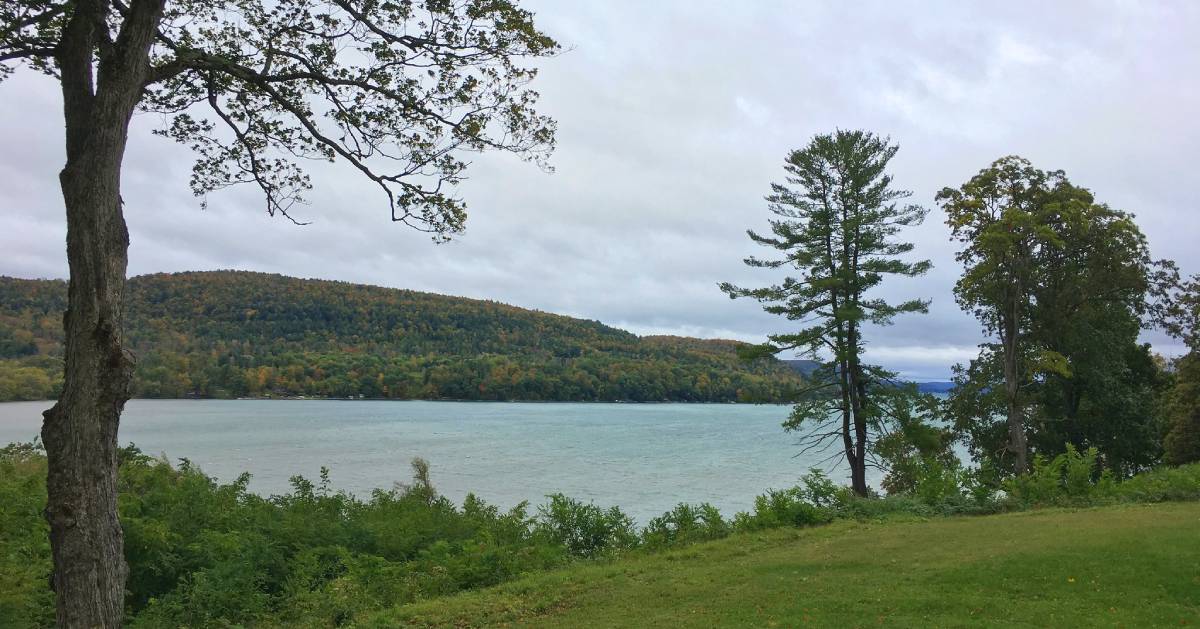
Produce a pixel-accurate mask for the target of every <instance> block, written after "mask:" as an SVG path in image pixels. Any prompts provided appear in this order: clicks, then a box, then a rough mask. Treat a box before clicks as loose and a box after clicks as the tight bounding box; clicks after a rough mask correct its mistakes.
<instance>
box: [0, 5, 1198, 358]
mask: <svg viewBox="0 0 1200 629" xmlns="http://www.w3.org/2000/svg"><path fill="white" fill-rule="evenodd" d="M524 5H525V6H528V7H530V8H532V9H533V10H534V11H535V12H536V13H537V23H538V24H539V26H540V27H541V28H542V29H543V30H545V31H547V32H548V33H549V34H551V35H552V36H554V37H556V38H557V39H558V40H559V41H560V42H562V43H563V44H564V45H565V46H566V47H567V48H568V51H567V52H566V53H565V54H563V55H561V56H559V57H556V58H553V59H549V60H545V61H544V62H542V63H541V64H540V67H541V75H540V76H539V78H538V80H537V82H536V88H537V89H538V91H540V92H541V94H542V101H541V106H540V110H541V111H543V112H544V113H547V114H549V115H552V116H553V117H555V118H556V119H557V120H558V123H559V127H558V128H559V133H558V147H559V148H558V151H557V152H556V153H555V155H554V157H553V159H552V164H553V165H554V167H555V169H556V170H555V172H554V173H552V174H547V173H544V172H542V171H540V170H539V169H537V168H536V167H534V166H532V165H530V164H527V163H524V162H521V161H520V160H518V159H515V158H513V157H511V156H504V155H487V156H479V157H475V158H474V159H473V162H474V163H473V165H472V167H471V170H470V180H469V181H467V182H466V183H465V184H464V185H463V186H462V187H461V190H460V195H461V196H462V197H463V198H465V199H466V201H467V203H468V205H469V207H470V218H469V220H468V224H467V231H466V233H465V234H464V235H462V236H460V237H458V238H457V239H456V240H455V241H454V242H451V243H449V244H445V245H435V244H432V243H431V242H430V240H429V239H428V237H427V236H425V235H423V234H419V233H415V232H412V231H410V230H407V229H406V228H404V227H403V226H402V225H399V224H392V223H391V222H390V221H389V220H388V211H387V209H386V207H385V205H384V204H383V203H382V201H383V200H382V199H381V198H380V196H379V194H378V190H377V189H373V188H372V187H371V186H369V185H367V184H366V183H364V181H363V180H362V179H360V178H359V177H357V176H356V175H355V174H354V173H352V172H350V171H349V170H348V169H346V167H344V166H343V165H337V166H331V167H328V168H322V169H320V170H316V171H312V174H313V180H314V183H315V185H316V188H315V190H314V191H313V192H312V193H311V194H310V197H311V199H312V201H313V203H312V205H311V206H310V207H304V208H301V209H299V210H298V211H297V212H296V214H297V215H298V216H299V217H300V218H303V219H306V220H311V221H312V222H313V224H312V225H309V226H307V227H296V226H293V225H292V224H290V223H288V222H287V221H286V220H282V219H272V218H269V217H267V216H266V215H265V213H264V212H263V206H262V202H261V200H260V199H259V198H258V197H257V196H256V195H255V194H254V191H253V190H251V189H249V188H246V189H242V190H235V191H227V192H222V193H218V194H216V195H213V196H211V197H210V198H209V208H208V209H207V210H201V209H200V204H199V202H198V201H197V200H196V199H195V198H193V197H192V196H191V195H190V193H189V192H188V188H187V178H188V173H189V169H190V166H191V159H190V156H189V154H188V153H187V151H186V150H184V149H182V148H180V147H177V146H175V145H173V144H172V143H170V142H169V141H168V140H165V139H162V138H158V137H154V136H151V134H150V130H151V129H153V128H155V127H156V126H158V125H159V124H160V120H159V119H158V118H157V117H155V116H150V115H143V116H139V117H138V118H137V119H136V120H135V123H134V126H133V130H132V132H131V138H130V146H129V150H128V152H127V155H126V160H125V168H124V189H123V196H124V199H125V202H126V205H125V211H126V217H127V220H128V223H129V228H130V234H131V239H132V246H131V249H130V267H129V272H130V274H131V275H136V274H142V273H150V272H156V271H183V270H202V269H226V268H236V269H250V270H257V271H267V272H276V273H284V274H288V275H296V276H301V277H319V278H326V279H337V280H346V281H352V282H362V283H370V284H378V285H384V286H395V287H402V288H411V289H417V290H426V291H433V292H438V293H445V294H451V295H464V296H469V297H477V298H486V299H494V300H499V301H503V302H507V303H511V304H514V305H519V306H524V307H530V308H537V309H540V310H545V311H549V312H556V313H562V314H568V315H573V316H579V317H585V318H589V319H599V320H601V321H603V322H605V323H609V324H612V325H616V326H619V327H623V328H626V329H628V330H631V331H634V332H637V333H641V334H646V333H672V334H686V335H695V336H703V337H726V338H738V339H744V340H749V341H758V340H762V338H763V336H764V335H765V334H766V333H768V332H771V331H778V330H781V329H784V326H786V322H785V321H782V320H779V319H776V318H774V317H771V316H769V315H766V314H763V313H761V312H760V310H759V306H758V305H757V304H755V303H753V302H750V301H746V300H737V301H731V300H729V299H728V298H727V297H725V296H724V295H723V294H722V293H720V291H718V290H717V287H716V285H717V283H718V282H720V281H733V282H736V283H742V284H745V285H757V284H762V283H767V282H770V281H772V280H778V279H779V278H778V277H777V276H774V275H772V273H771V272H769V271H764V270H761V269H748V268H745V267H744V266H743V265H742V263H741V260H742V258H743V257H745V256H746V255H747V254H750V253H754V249H755V247H754V246H753V245H751V244H750V243H749V241H748V239H747V238H746V235H745V230H746V229H747V228H758V229H761V228H763V227H764V225H765V221H766V219H767V217H768V212H767V208H766V204H765V202H764V201H763V200H762V197H763V195H764V194H765V193H766V192H767V191H768V187H769V184H770V182H771V181H773V180H781V179H782V169H781V165H782V160H783V158H784V156H785V155H786V153H787V152H788V151H789V150H790V149H793V148H798V147H801V146H802V145H804V144H805V143H806V142H807V141H808V139H809V138H811V136H812V135H813V134H815V133H821V132H828V131H831V130H833V129H834V128H837V127H842V128H865V129H870V130H873V131H875V132H877V133H880V134H882V135H889V136H891V138H892V139H893V140H894V141H895V142H897V143H899V145H900V152H899V154H898V155H897V156H896V158H895V159H894V160H893V162H892V165H893V168H892V172H893V174H894V175H895V178H896V183H897V184H898V185H899V186H901V187H904V188H908V189H911V190H912V191H913V192H914V197H913V199H912V200H913V201H915V202H917V203H920V204H922V205H926V206H929V207H931V208H933V211H932V212H931V214H930V216H929V219H928V220H927V221H926V223H925V224H924V225H923V226H921V227H919V228H914V229H912V230H911V232H910V233H909V234H907V236H908V237H909V238H910V239H911V240H913V241H914V242H915V243H916V244H917V252H918V253H919V254H920V255H921V256H922V257H928V258H931V259H932V260H933V262H934V265H935V268H934V270H933V271H932V272H931V273H930V274H929V275H928V276H926V277H924V278H921V279H920V280H915V281H904V282H895V281H893V282H892V283H891V285H890V286H889V287H887V288H885V289H883V290H882V292H881V294H883V295H886V296H893V297H908V296H919V297H926V298H930V299H932V300H933V306H932V308H931V311H930V313H929V314H928V315H925V316H920V315H910V316H908V317H906V318H904V319H902V320H900V321H898V322H897V324H896V325H894V326H891V327H887V328H878V329H875V330H873V331H872V332H871V333H870V335H869V342H870V350H869V352H870V357H871V358H872V359H873V360H874V361H875V362H878V363H881V364H884V365H887V366H890V367H892V368H894V369H898V370H900V371H901V372H902V373H904V374H906V375H908V376H910V377H915V378H921V379H940V378H945V377H947V376H948V374H949V367H950V365H951V364H953V363H955V362H959V361H965V360H967V359H969V358H970V357H971V356H973V355H974V354H975V352H976V349H975V346H976V344H977V343H979V342H980V341H981V336H980V332H979V325H978V324H977V323H976V322H975V321H974V320H973V319H971V318H970V317H968V316H967V315H965V314H963V313H961V312H960V311H959V310H958V308H957V306H956V305H955V304H954V300H953V296H952V294H951V288H952V286H953V284H954V280H955V279H956V277H957V276H958V274H959V271H960V269H959V267H958V266H957V264H956V263H955V261H954V256H953V254H954V247H953V245H952V243H950V242H949V241H948V232H947V230H946V228H945V226H944V224H943V217H942V214H941V213H940V211H938V210H937V209H936V207H934V203H933V196H934V194H935V193H936V191H937V190H938V189H940V188H941V187H943V186H947V185H953V186H957V185H959V184H961V183H962V182H964V181H965V180H967V179H968V178H969V177H970V176H971V175H972V174H974V173H975V172H977V171H978V170H979V169H981V168H983V167H984V166H986V165H987V164H988V163H990V162H991V161H992V160H994V159H996V158H998V157H1001V156H1003V155H1008V154H1018V155H1022V156H1024V157H1026V158H1029V159H1030V160H1032V161H1033V163H1034V164H1035V165H1036V166H1038V167H1040V168H1043V169H1059V168H1061V169H1064V170H1066V171H1067V174H1068V176H1069V177H1070V178H1071V179H1072V181H1073V182H1075V183H1076V184H1080V185H1084V186H1086V187H1088V188H1091V189H1092V190H1093V191H1094V192H1095V193H1096V195H1097V197H1098V198H1099V199H1100V200H1101V201H1104V202H1107V203H1109V204H1110V205H1113V206H1114V207H1118V208H1121V209H1125V210H1128V211H1132V212H1134V213H1135V214H1136V215H1137V217H1138V220H1139V223H1140V225H1141V227H1142V229H1143V230H1144V231H1145V233H1146V234H1147V236H1148V237H1149V239H1150V243H1151V247H1152V249H1153V253H1154V255H1155V256H1156V257H1167V258H1172V259H1175V260H1177V261H1178V262H1179V264H1180V266H1181V267H1182V268H1183V270H1184V271H1186V272H1188V273H1196V272H1200V253H1197V248H1198V244H1200V201H1197V199H1196V196H1195V193H1194V188H1195V183H1196V181H1197V177H1196V175H1195V168H1196V166H1195V164H1196V158H1197V156H1200V123H1198V122H1197V115H1198V114H1200V43H1198V42H1197V39H1196V38H1197V36H1200V2H1193V1H1191V0H1180V1H1179V2H1156V3H1138V2H1091V3H1083V2H1045V1H1039V2H1006V3H965V2H944V3H932V2H912V3H907V2H876V3H869V2H855V3H844V2H832V1H830V2H790V3H767V2H742V3H724V4H717V3H711V4H709V3H697V2H655V3H646V2H615V1H612V0H604V1H595V2H555V1H551V0H543V1H536V2H525V3H524ZM0 112H3V116H0V142H2V143H3V147H4V150H3V151H0V211H2V212H3V216H4V218H5V220H4V223H3V225H4V226H3V228H2V229H0V252H2V254H0V274H3V275H11V276H17V277H65V276H66V261H65V252H64V247H65V244H64V236H65V229H66V228H65V222H64V218H63V210H62V206H61V202H60V197H59V193H58V188H57V172H58V170H59V169H60V168H61V164H62V162H63V152H62V127H61V124H62V123H61V120H62V118H61V113H60V112H61V104H60V100H59V95H58V92H57V89H56V86H55V85H54V84H53V83H52V82H50V81H49V80H47V79H45V78H42V77H39V76H35V75H32V74H31V73H29V72H21V73H18V74H17V75H16V76H14V77H13V78H11V79H9V80H8V81H7V82H5V83H4V84H0ZM1147 339H1148V340H1150V341H1152V342H1154V343H1155V345H1156V347H1157V348H1159V349H1160V350H1162V351H1167V352H1170V351H1172V348H1171V347H1169V343H1168V342H1166V341H1165V340H1164V339H1162V338H1161V336H1159V335H1155V334H1150V335H1148V336H1147Z"/></svg>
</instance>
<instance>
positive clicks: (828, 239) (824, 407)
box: [721, 130, 931, 495]
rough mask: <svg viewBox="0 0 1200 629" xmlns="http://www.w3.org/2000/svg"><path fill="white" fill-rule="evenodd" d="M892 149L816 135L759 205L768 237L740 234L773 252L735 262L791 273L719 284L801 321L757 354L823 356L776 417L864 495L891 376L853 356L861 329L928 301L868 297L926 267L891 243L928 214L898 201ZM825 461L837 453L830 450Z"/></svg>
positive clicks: (848, 136)
mask: <svg viewBox="0 0 1200 629" xmlns="http://www.w3.org/2000/svg"><path fill="white" fill-rule="evenodd" d="M897 150H898V147H897V146H896V145H894V144H891V143H890V142H889V140H888V139H887V138H881V137H878V136H876V135H875V134H873V133H870V132H867V131H843V130H838V131H836V132H835V133H832V134H826V135H818V136H816V137H814V138H813V139H812V141H811V142H809V144H808V145H807V146H806V147H805V148H803V149H799V150H795V151H792V152H791V153H790V154H789V155H788V156H787V159H786V162H785V165H784V170H785V171H786V172H787V177H786V184H778V183H776V184H772V186H771V190H772V193H771V195H769V196H768V197H767V201H768V203H769V205H768V207H769V209H770V211H771V213H772V214H774V215H775V216H776V217H777V218H774V219H772V220H771V221H770V225H771V235H760V234H758V233H756V232H754V231H749V232H748V233H749V235H750V238H751V239H752V240H753V241H754V242H756V243H758V244H760V245H763V246H765V247H769V248H771V249H775V250H776V251H778V252H779V253H780V254H781V256H782V257H780V258H776V259H770V260H767V259H760V258H756V257H751V258H748V259H746V261H745V262H746V264H748V265H750V266H753V267H762V268H769V269H791V270H795V271H797V272H799V276H798V277H787V278H785V279H784V280H783V282H782V283H780V284H775V285H771V286H767V287H764V288H742V287H738V286H734V285H733V284H730V283H723V284H721V289H722V290H723V291H725V292H726V293H727V294H729V296H730V297H731V298H737V297H750V298H753V299H756V300H758V301H759V302H761V303H763V304H765V305H764V310H766V311H767V312H770V313H772V314H777V315H782V316H784V317H787V319H788V320H790V321H796V322H799V323H800V324H801V325H802V326H803V327H801V329H799V330H795V331H789V332H784V333H779V334H772V335H769V336H768V342H767V343H765V344H763V345H761V346H759V347H758V348H757V350H756V351H757V353H760V354H777V353H779V352H783V351H789V350H794V351H797V352H798V353H800V354H801V355H805V356H811V357H813V358H818V359H820V360H822V362H823V367H822V368H821V369H818V370H817V371H816V372H814V374H813V376H812V386H811V387H809V388H808V389H807V390H806V392H805V393H804V394H803V395H802V396H801V399H800V400H799V401H798V403H797V404H796V406H795V408H794V409H793V411H792V415H791V417H790V418H789V419H788V421H787V422H786V423H785V427H786V428H787V429H788V430H793V431H799V432H801V433H803V436H802V444H803V446H804V447H805V448H806V449H810V450H814V451H825V450H827V449H829V448H833V447H838V446H840V449H839V451H838V454H840V455H841V456H842V457H844V459H845V461H846V463H847V464H848V466H849V467H850V473H851V483H852V486H853V488H854V491H855V492H856V493H858V494H859V495H866V494H867V491H868V489H867V481H866V467H867V464H868V460H869V458H870V457H871V456H872V455H873V453H872V452H871V439H872V434H873V433H874V432H875V431H874V430H873V429H875V428H878V426H879V424H880V423H881V422H882V421H884V420H885V418H886V416H887V415H888V414H889V413H890V412H891V408H890V405H889V404H883V403H881V401H882V399H883V397H882V396H878V395H876V392H877V387H880V386H890V383H888V382H886V381H888V380H890V379H891V374H889V373H887V372H885V371H884V370H882V369H880V368H878V367H876V366H872V365H868V364H865V363H864V362H863V350H864V347H865V341H864V339H863V326H864V325H865V324H868V323H874V324H878V325H886V324H888V323H890V322H891V321H892V319H893V317H895V316H896V315H897V314H902V313H906V312H926V311H927V309H928V304H929V302H928V301H925V300H920V299H913V300H909V301H905V302H903V303H899V304H891V303H888V302H887V301H885V300H883V299H881V298H878V297H873V296H870V295H868V293H869V292H870V291H871V289H873V288H875V287H877V286H879V285H880V284H881V283H882V282H883V280H884V278H885V277H887V276H892V275H900V276H907V277H913V276H917V275H921V274H923V273H925V272H926V271H928V270H929V268H930V266H931V265H930V263H929V261H927V260H925V261H919V262H908V261H905V260H903V259H902V256H905V255H906V254H908V253H910V252H911V251H912V249H913V245H912V244H911V243H907V242H901V241H899V240H897V238H896V236H897V234H899V232H900V231H901V229H903V228H904V227H908V226H911V225H917V224H919V223H920V222H921V221H923V220H924V219H925V216H926V214H927V213H928V210H926V209H925V208H922V207H920V206H917V205H908V204H901V202H902V201H904V200H905V199H907V198H908V197H910V196H911V193H910V192H909V191H907V190H900V189H897V188H895V187H893V185H892V177H891V175H889V174H888V173H887V166H888V163H889V162H890V161H891V159H892V157H894V156H895V154H896V151H897ZM835 456H836V455H835Z"/></svg>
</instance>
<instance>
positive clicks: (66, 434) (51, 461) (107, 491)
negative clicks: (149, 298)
mask: <svg viewBox="0 0 1200 629" xmlns="http://www.w3.org/2000/svg"><path fill="white" fill-rule="evenodd" d="M163 4H164V0H134V1H133V2H131V3H130V5H129V7H128V9H127V10H126V11H125V13H124V15H125V17H124V20H123V22H122V24H121V28H120V31H119V32H118V34H117V37H116V39H115V40H111V41H110V40H109V37H110V35H109V33H108V19H109V11H110V7H109V5H108V3H107V2H104V1H99V0H91V1H88V0H80V1H79V2H77V3H75V6H74V8H73V12H72V13H71V15H70V18H69V19H68V21H67V24H66V25H65V26H64V28H63V35H62V40H61V41H60V42H59V45H58V47H57V48H56V51H55V61H56V63H57V65H58V69H59V72H60V75H61V84H62V92H63V114H64V118H65V128H66V153H67V163H66V166H65V167H64V168H63V170H62V172H61V173H60V174H59V184H60V186H61V188H62V193H63V204H64V206H65V208H66V216H67V263H68V265H69V267H70V283H69V285H68V289H67V312H66V313H65V314H64V315H63V329H64V331H65V353H64V359H65V365H64V366H65V372H64V379H63V391H62V395H61V396H60V398H59V400H58V402H57V403H56V404H55V405H54V407H53V408H51V409H50V410H48V411H46V412H45V414H44V421H43V424H42V442H43V443H44V444H45V447H46V458H47V464H48V472H47V479H46V489H47V494H48V496H47V497H48V500H47V505H46V520H47V521H48V522H49V524H50V546H51V549H52V551H53V557H54V575H53V585H54V590H55V594H56V596H55V600H56V616H57V622H58V625H59V626H60V627H103V628H108V627H120V626H121V623H122V620H123V617H124V598H125V578H126V576H127V573H128V569H127V567H126V565H125V555H124V544H123V537H122V534H121V523H120V520H119V519H118V513H117V427H118V423H119V421H120V417H121V410H122V409H123V408H124V406H125V402H126V400H128V399H129V386H130V381H131V379H132V375H133V359H132V357H131V356H129V355H128V354H127V353H126V351H125V348H124V346H123V334H122V323H123V309H124V294H125V268H126V264H127V261H128V249H129V233H128V231H127V230H126V227H125V219H124V216H123V214H122V209H121V203H122V202H121V193H120V186H121V161H122V159H123V158H124V154H125V144H126V138H127V135H128V130H129V121H130V118H131V117H132V115H133V110H134V108H135V107H136V106H137V103H138V101H139V100H140V99H141V95H142V89H143V86H144V81H145V77H146V72H147V68H148V66H149V48H150V43H151V41H152V40H153V37H154V34H155V32H156V29H157V25H158V22H159V19H160V18H161V15H162V10H163ZM97 59H98V60H99V66H98V68H97V67H96V63H95V62H96V60H97Z"/></svg>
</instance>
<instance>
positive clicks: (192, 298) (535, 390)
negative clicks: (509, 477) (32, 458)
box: [0, 271, 802, 402]
mask: <svg viewBox="0 0 1200 629" xmlns="http://www.w3.org/2000/svg"><path fill="white" fill-rule="evenodd" d="M128 299H129V303H128V304H127V313H128V314H127V317H128V318H127V321H126V329H127V332H128V336H129V345H130V347H131V348H132V349H133V351H134V352H135V354H136V356H137V362H136V366H135V369H134V378H133V392H134V395H136V396H139V397H147V398H187V397H200V398H237V397H292V396H311V397H337V398H351V397H366V398H379V399H462V400H557V401H613V400H628V401H688V402H733V401H743V402H747V401H756V402H787V401H790V400H791V399H792V398H793V397H794V394H795V392H796V391H797V390H798V389H799V387H800V386H801V382H802V380H801V378H800V377H799V375H798V374H797V373H796V372H795V370H793V369H791V368H789V367H788V366H787V365H785V364H783V363H781V362H779V361H777V360H774V359H765V360H760V361H756V362H754V363H745V362H743V361H741V360H739V359H738V355H737V347H738V346H739V344H738V343H736V342H732V341H709V340H701V339H686V338H681V337H668V336H649V337H638V336H636V335H634V334H631V333H629V332H625V331H623V330H619V329H616V328H611V327H608V326H605V325H603V324H600V323H599V322H595V321H586V320H581V319H573V318H570V317H563V316H558V315H551V314H547V313H541V312H535V311H530V310H525V309H521V308H516V307H512V306H507V305H504V304H500V303H496V302H489V301H480V300H472V299H463V298H455V297H446V296H442V295H434V294H428V293H419V292H413V291H404V290H395V289H387V288H379V287H369V286H358V285H353V284H346V283H340V282H328V281H317V280H300V279H295V278H288V277H283V276H278V275H267V274H261V273H245V272H232V271H228V272H206V273H180V274H172V275H167V274H160V275H150V276H143V277H136V278H133V279H131V280H130V282H129V289H128ZM65 306H66V286H65V283H63V282H58V281H32V280H15V279H7V278H6V279H0V400H19V399H48V398H51V397H54V396H55V395H56V394H57V391H58V388H59V387H61V378H62V362H61V356H62V330H61V327H60V326H59V324H58V321H59V320H60V319H61V316H62V315H61V312H62V310H63V309H64V308H65Z"/></svg>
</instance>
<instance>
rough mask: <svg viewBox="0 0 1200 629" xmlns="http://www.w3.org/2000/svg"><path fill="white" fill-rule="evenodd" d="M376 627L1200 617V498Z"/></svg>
mask: <svg viewBox="0 0 1200 629" xmlns="http://www.w3.org/2000/svg"><path fill="white" fill-rule="evenodd" d="M358 624H359V626H363V627H394V626H415V627H506V626H522V627H525V626H529V627H580V628H586V627H656V626H657V627H795V626H818V627H820V626H836V627H868V626H887V627H959V626H972V627H974V626H995V627H1085V626H1086V627H1164V626H1172V627H1178V626H1197V625H1200V503H1196V502H1192V503H1168V504H1155V505H1119V506H1110V507H1102V508H1092V509H1078V510H1063V509H1053V510H1040V511H1030V512H1022V513H1011V514H1004V515H996V516H987V517H957V518H937V519H930V520H918V519H908V520H901V521H895V520H891V521H883V522H847V521H843V522H837V523H834V524H832V525H829V526H823V527H817V528H810V529H783V530H773V531H768V532H764V533H761V534H739V535H735V536H732V537H729V538H726V539H723V540H720V541H716V542H710V543H705V544H699V545H695V546H689V547H687V548H684V549H682V550H678V551H671V552H665V553H658V554H653V555H649V554H647V555H641V556H632V557H628V558H625V559H621V560H617V561H614V562H612V563H608V564H587V565H580V566H577V567H574V568H569V569H565V570H558V571H554V572H549V573H543V574H538V575H534V576H530V577H526V578H523V579H520V580H517V581H513V582H510V583H508V584H506V585H502V586H499V587H495V588H490V589H486V590H481V591H476V592H472V593H467V594H462V595H457V596H451V597H446V598H440V599H434V600H429V601H425V602H421V603H415V604H410V605H405V606H402V607H397V608H394V609H391V610H387V611H385V612H382V613H376V614H372V615H367V616H364V617H361V618H359V619H358Z"/></svg>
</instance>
